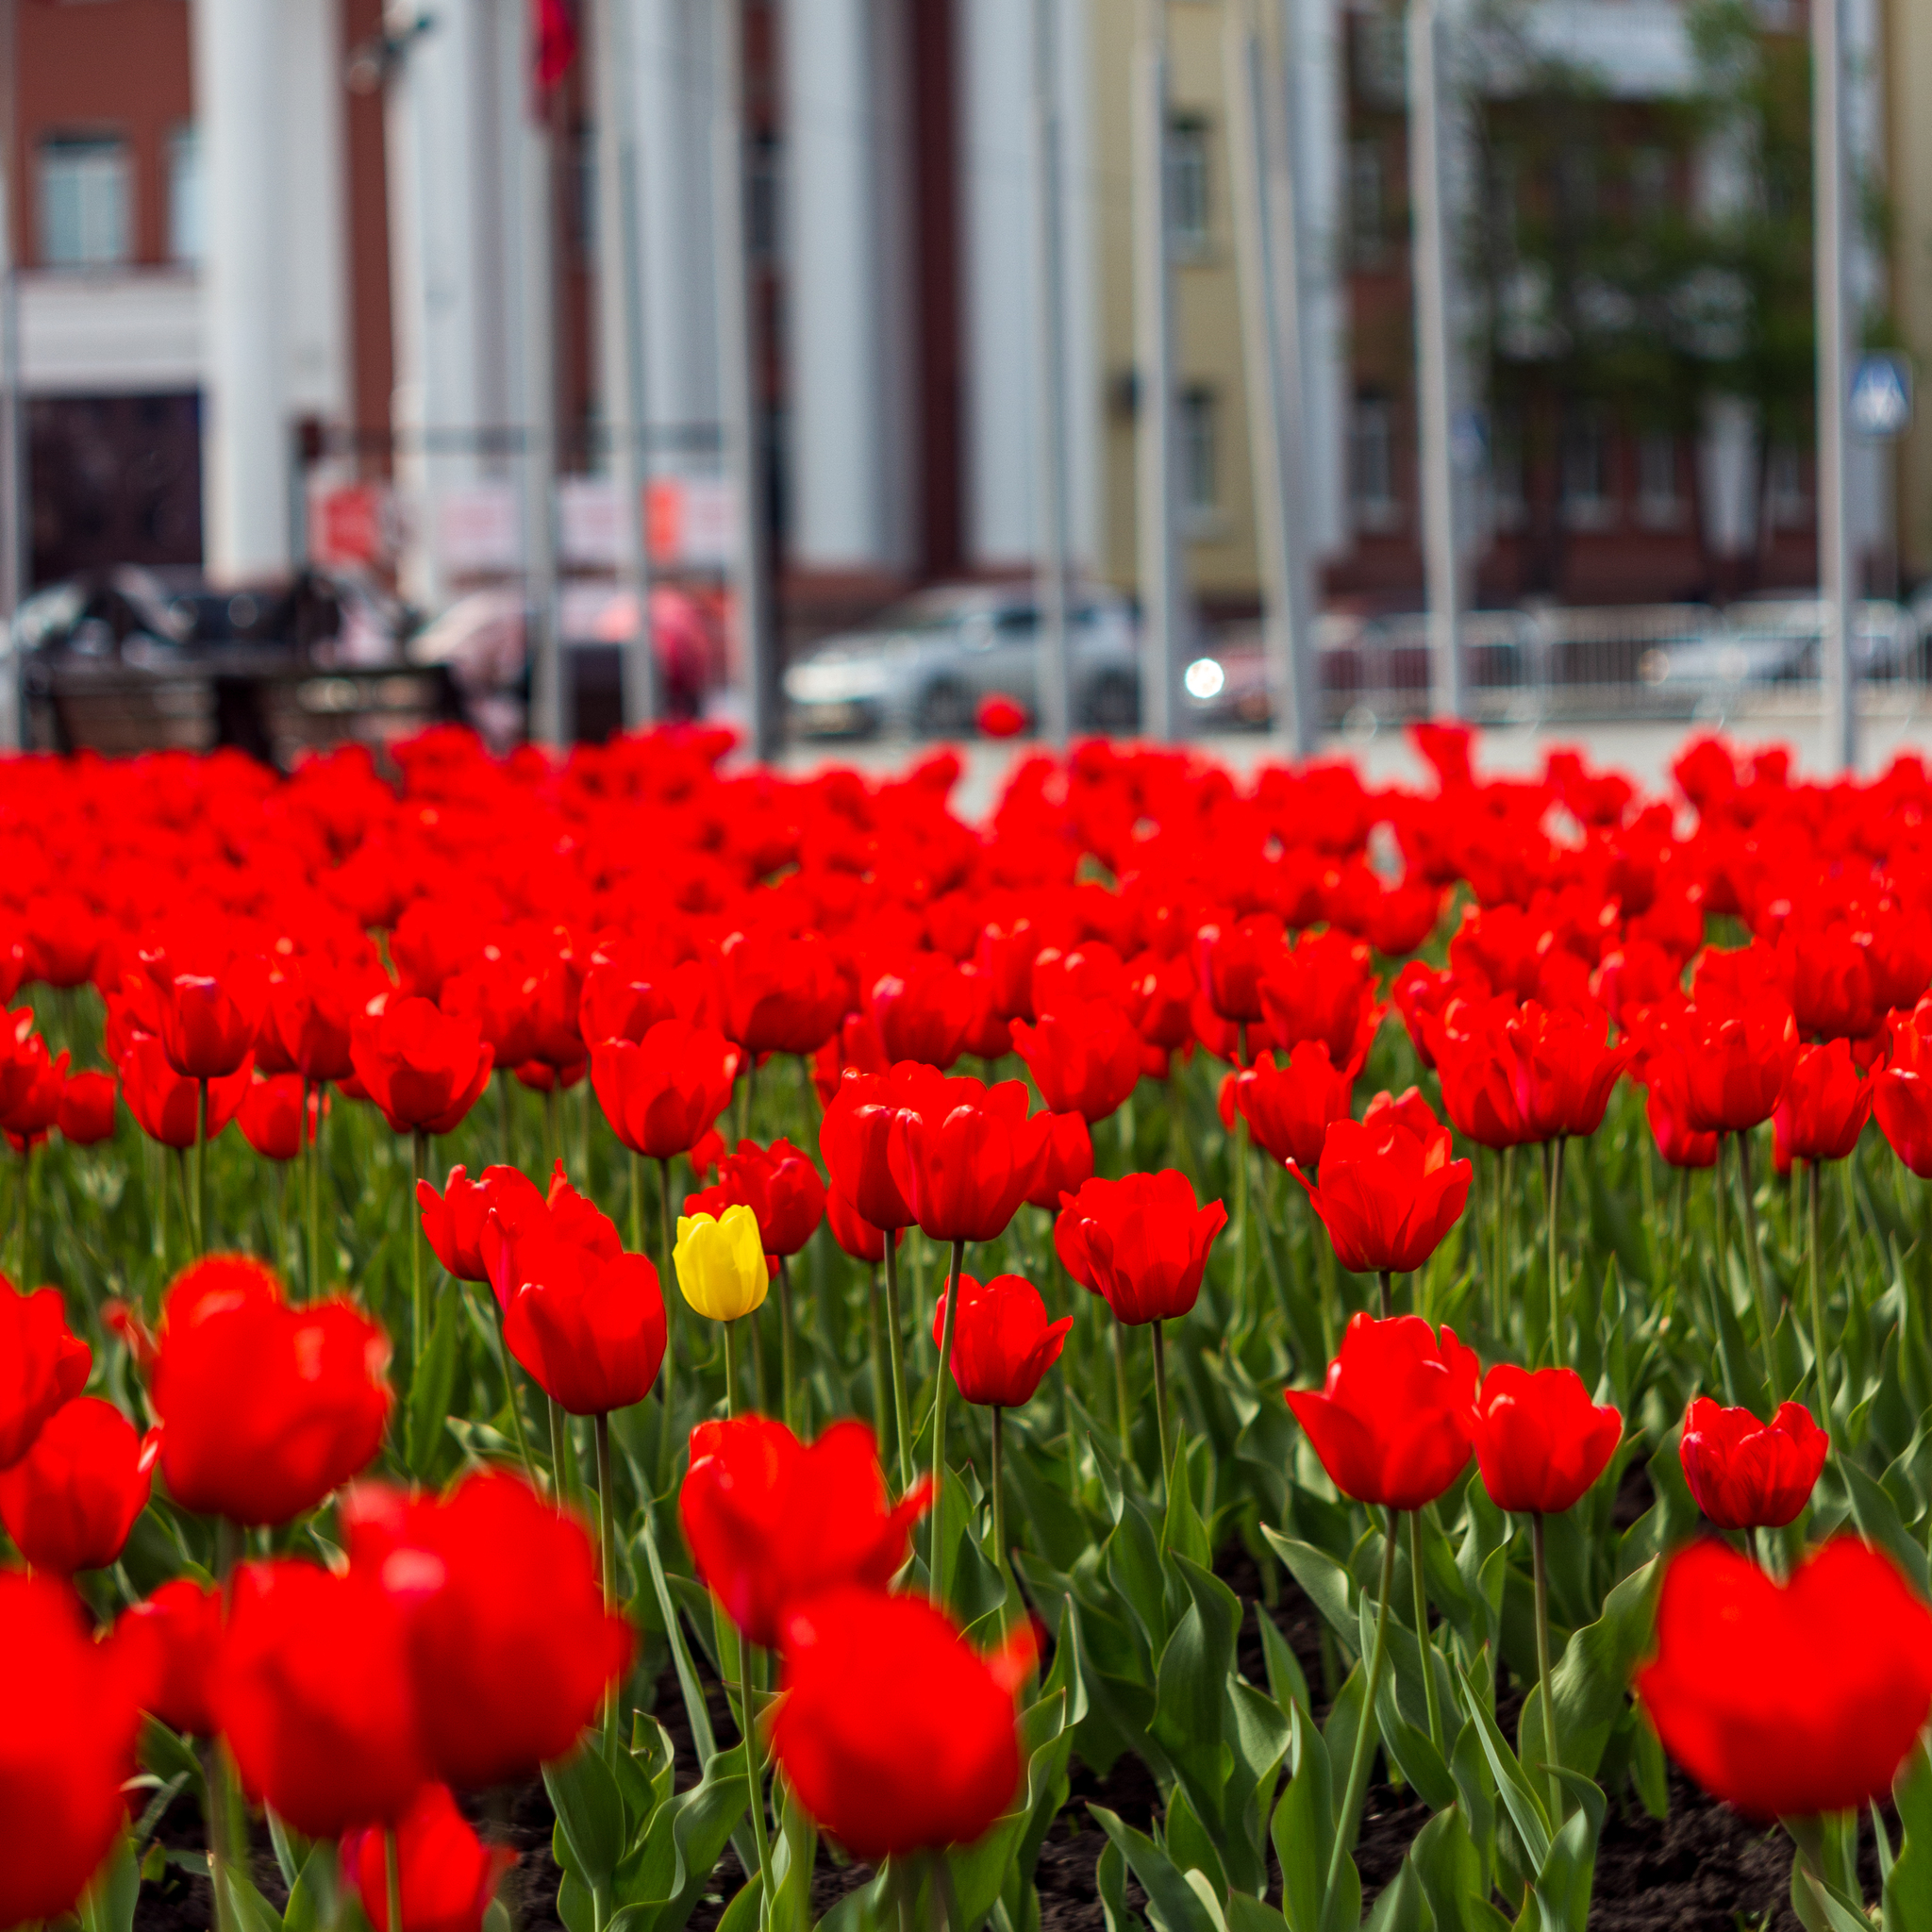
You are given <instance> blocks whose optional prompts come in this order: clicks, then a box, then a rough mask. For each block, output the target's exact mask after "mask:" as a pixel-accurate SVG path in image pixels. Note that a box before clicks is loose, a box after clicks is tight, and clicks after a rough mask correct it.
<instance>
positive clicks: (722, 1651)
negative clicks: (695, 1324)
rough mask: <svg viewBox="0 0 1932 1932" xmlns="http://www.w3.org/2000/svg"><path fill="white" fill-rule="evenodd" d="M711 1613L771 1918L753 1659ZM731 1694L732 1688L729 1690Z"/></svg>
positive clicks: (717, 1606) (725, 1621)
mask: <svg viewBox="0 0 1932 1932" xmlns="http://www.w3.org/2000/svg"><path fill="white" fill-rule="evenodd" d="M724 1331H725V1333H726V1334H727V1335H729V1333H730V1332H731V1324H730V1323H728V1322H727V1323H726V1324H724ZM711 1613H712V1615H713V1616H714V1617H715V1618H716V1620H717V1632H718V1662H719V1666H720V1669H721V1674H722V1672H723V1670H724V1669H725V1668H728V1664H729V1659H730V1657H731V1655H732V1653H733V1652H734V1651H735V1652H736V1653H737V1657H738V1711H737V1716H738V1731H739V1735H740V1736H741V1738H742V1739H743V1740H744V1775H745V1783H746V1784H747V1785H748V1786H749V1788H750V1791H751V1835H752V1841H753V1843H754V1844H756V1845H757V1847H758V1888H759V1890H760V1891H761V1892H762V1894H763V1896H764V1919H765V1920H767V1921H768V1920H769V1919H770V1917H771V1911H772V1848H771V1845H770V1842H769V1841H768V1839H767V1835H766V1830H765V1766H764V1758H763V1754H762V1753H761V1752H760V1750H759V1748H758V1731H757V1728H756V1726H755V1724H754V1723H753V1720H752V1709H751V1668H750V1666H751V1658H750V1657H749V1656H748V1655H747V1654H746V1653H747V1651H748V1650H749V1648H750V1646H749V1645H748V1644H746V1643H745V1642H744V1641H742V1640H741V1638H740V1637H739V1634H738V1631H737V1629H736V1628H735V1627H734V1626H733V1624H732V1622H731V1620H730V1618H728V1617H727V1616H726V1615H725V1614H724V1605H723V1604H721V1603H720V1602H719V1601H718V1600H717V1598H716V1597H713V1598H712V1599H711ZM726 1694H727V1696H728V1695H729V1688H728V1686H727V1690H726Z"/></svg>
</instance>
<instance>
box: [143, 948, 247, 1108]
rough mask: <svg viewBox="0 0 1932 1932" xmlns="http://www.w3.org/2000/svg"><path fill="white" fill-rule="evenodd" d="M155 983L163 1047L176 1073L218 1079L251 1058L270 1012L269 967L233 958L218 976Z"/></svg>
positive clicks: (159, 977)
mask: <svg viewBox="0 0 1932 1932" xmlns="http://www.w3.org/2000/svg"><path fill="white" fill-rule="evenodd" d="M155 985H156V989H157V991H158V992H159V994H160V1023H161V1045H162V1047H163V1049H164V1050H165V1052H166V1054H167V1056H168V1064H169V1065H170V1066H171V1067H173V1068H174V1070H175V1072H176V1073H177V1074H183V1075H185V1076H186V1077H187V1078H189V1079H193V1080H219V1079H223V1078H225V1077H226V1076H227V1075H228V1074H232V1073H234V1072H235V1071H236V1069H237V1068H239V1067H240V1066H241V1065H242V1061H244V1060H245V1059H246V1058H248V1056H249V1054H250V1053H251V1051H253V1049H254V1046H255V1036H256V1035H257V1034H258V1032H260V1030H261V1022H262V1018H263V1015H264V1014H265V1013H266V1012H267V1010H268V968H267V967H266V966H265V965H264V964H263V963H262V962H261V961H260V960H259V959H250V958H238V959H234V960H231V961H230V962H229V963H228V965H227V966H226V967H225V968H224V969H223V970H222V971H221V972H220V973H216V974H204V973H173V974H156V975H155Z"/></svg>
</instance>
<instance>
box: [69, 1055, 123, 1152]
mask: <svg viewBox="0 0 1932 1932" xmlns="http://www.w3.org/2000/svg"><path fill="white" fill-rule="evenodd" d="M114 1101H115V1087H114V1076H113V1074H97V1073H92V1072H90V1073H84V1074H68V1076H67V1082H66V1084H65V1085H64V1086H63V1087H62V1088H61V1090H60V1111H59V1113H58V1115H57V1116H56V1118H55V1123H54V1124H55V1125H56V1126H58V1128H59V1129H60V1138H61V1139H62V1140H63V1141H68V1142H70V1143H71V1144H72V1145H74V1146H75V1147H93V1146H97V1145H98V1144H99V1143H100V1142H101V1141H110V1140H112V1139H113V1137H114Z"/></svg>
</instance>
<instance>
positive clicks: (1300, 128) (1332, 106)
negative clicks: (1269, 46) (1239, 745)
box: [1282, 0, 1354, 603]
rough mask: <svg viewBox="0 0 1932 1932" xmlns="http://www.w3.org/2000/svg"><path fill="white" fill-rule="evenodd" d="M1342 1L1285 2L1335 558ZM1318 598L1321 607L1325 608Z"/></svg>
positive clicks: (1327, 525)
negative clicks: (1337, 2)
mask: <svg viewBox="0 0 1932 1932" xmlns="http://www.w3.org/2000/svg"><path fill="white" fill-rule="evenodd" d="M1343 17H1344V16H1343V15H1342V13H1341V9H1340V8H1337V7H1336V5H1335V0H1283V4H1282V30H1283V32H1284V34H1286V35H1287V37H1288V44H1289V48H1290V63H1289V72H1290V80H1289V94H1290V99H1289V140H1290V142H1291V143H1292V145H1293V149H1294V164H1293V166H1294V185H1295V215H1296V219H1297V222H1298V224H1299V226H1300V228H1301V238H1302V251H1301V262H1300V282H1301V297H1302V317H1301V320H1302V372H1303V388H1304V393H1303V401H1302V410H1303V414H1302V422H1303V426H1304V429H1305V431H1306V439H1307V440H1306V441H1305V443H1304V445H1303V447H1304V450H1305V452H1306V463H1307V491H1306V494H1305V496H1304V498H1303V501H1304V502H1305V503H1306V504H1307V511H1308V546H1309V548H1310V550H1311V551H1312V552H1314V553H1315V554H1316V555H1317V556H1323V557H1332V556H1334V555H1336V554H1337V553H1339V552H1340V551H1341V550H1344V549H1345V548H1347V545H1348V538H1349V531H1348V418H1349V410H1350V407H1351V404H1352V402H1353V400H1354V383H1353V379H1352V377H1351V375H1350V372H1349V362H1348V285H1347V282H1346V280H1345V278H1344V275H1343V261H1342V248H1343V244H1344V242H1345V239H1346V237H1345V223H1344V220H1343V212H1342V183H1343V179H1344V175H1345V170H1344V166H1343V158H1344V148H1345V143H1346V140H1347V127H1348V106H1347V101H1346V99H1345V97H1344V93H1343V87H1342V61H1341V23H1342V19H1343ZM1319 601H1320V600H1319V599H1318V600H1317V602H1318V603H1319Z"/></svg>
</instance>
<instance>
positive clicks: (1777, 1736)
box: [1635, 1536, 1932, 1821]
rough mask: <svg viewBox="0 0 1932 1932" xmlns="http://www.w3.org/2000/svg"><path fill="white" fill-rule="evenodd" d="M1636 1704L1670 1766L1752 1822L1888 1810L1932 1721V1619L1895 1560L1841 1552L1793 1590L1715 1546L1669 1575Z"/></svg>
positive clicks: (1841, 1541) (1802, 1574) (1689, 1553)
mask: <svg viewBox="0 0 1932 1932" xmlns="http://www.w3.org/2000/svg"><path fill="white" fill-rule="evenodd" d="M1635 1683H1636V1689H1637V1694H1638V1697H1639V1698H1640V1699H1641V1702H1642V1705H1643V1708H1644V1710H1645V1712H1646V1713H1647V1714H1648V1716H1649V1718H1650V1721H1651V1722H1652V1724H1655V1725H1656V1726H1657V1735H1658V1736H1659V1737H1660V1738H1661V1739H1662V1740H1663V1744H1664V1749H1665V1750H1666V1751H1668V1752H1669V1753H1670V1754H1671V1756H1672V1757H1674V1758H1675V1759H1676V1760H1677V1761H1678V1763H1680V1764H1681V1765H1683V1767H1684V1768H1685V1770H1686V1771H1688V1772H1689V1773H1690V1774H1691V1776H1692V1777H1693V1778H1695V1779H1696V1780H1697V1782H1698V1783H1699V1784H1700V1785H1702V1786H1703V1787H1704V1789H1705V1790H1707V1791H1709V1792H1710V1794H1711V1795H1712V1796H1713V1797H1716V1798H1722V1799H1723V1800H1724V1802H1725V1803H1726V1804H1730V1805H1735V1806H1736V1807H1738V1808H1739V1810H1740V1811H1742V1812H1743V1813H1744V1814H1745V1815H1746V1816H1747V1817H1750V1818H1755V1819H1761V1820H1767V1821H1768V1820H1770V1819H1773V1818H1802V1817H1813V1816H1816V1815H1818V1814H1819V1813H1822V1812H1827V1811H1851V1810H1855V1809H1857V1807H1860V1806H1862V1805H1864V1804H1866V1803H1868V1802H1869V1803H1873V1804H1876V1803H1877V1802H1878V1801H1879V1800H1880V1799H1883V1798H1887V1797H1889V1796H1890V1792H1891V1786H1892V1780H1893V1778H1894V1777H1895V1776H1896V1774H1897V1773H1898V1771H1899V1768H1900V1766H1901V1765H1902V1764H1903V1763H1904V1762H1905V1760H1906V1757H1907V1754H1908V1753H1910V1752H1911V1751H1912V1750H1913V1748H1914V1747H1915V1746H1916V1745H1917V1743H1918V1741H1919V1732H1920V1729H1921V1727H1922V1726H1923V1725H1924V1722H1925V1718H1926V1713H1927V1711H1928V1710H1932V1610H1928V1609H1927V1608H1926V1607H1925V1606H1924V1604H1923V1603H1921V1602H1920V1601H1919V1599H1918V1597H1917V1596H1916V1595H1915V1594H1914V1593H1913V1591H1911V1589H1910V1588H1909V1586H1908V1585H1907V1583H1906V1581H1905V1579H1904V1578H1903V1577H1902V1576H1900V1574H1898V1571H1897V1570H1896V1568H1894V1566H1893V1564H1892V1562H1891V1559H1890V1557H1885V1556H1882V1555H1881V1554H1880V1553H1879V1552H1878V1551H1876V1550H1873V1549H1868V1548H1867V1547H1866V1546H1865V1545H1864V1544H1863V1543H1861V1542H1859V1541H1857V1539H1856V1538H1854V1537H1849V1536H1841V1537H1837V1538H1834V1539H1833V1540H1832V1541H1830V1542H1829V1543H1827V1544H1826V1545H1825V1546H1824V1548H1823V1549H1822V1550H1820V1551H1819V1552H1818V1553H1817V1554H1816V1555H1815V1556H1813V1557H1809V1558H1808V1559H1807V1560H1806V1561H1804V1562H1802V1563H1800V1564H1799V1565H1798V1566H1797V1568H1796V1569H1795V1570H1793V1572H1792V1573H1791V1576H1790V1582H1789V1583H1787V1584H1784V1585H1782V1586H1780V1585H1778V1584H1776V1583H1774V1582H1773V1581H1772V1580H1771V1578H1770V1577H1768V1576H1767V1575H1765V1574H1764V1573H1763V1572H1762V1571H1761V1570H1759V1569H1758V1567H1757V1565H1756V1564H1755V1563H1753V1562H1750V1561H1749V1560H1747V1559H1746V1558H1745V1557H1740V1556H1739V1555H1737V1554H1736V1553H1735V1552H1734V1551H1731V1550H1728V1549H1726V1548H1725V1547H1724V1545H1723V1544H1722V1543H1718V1542H1699V1543H1692V1544H1691V1547H1690V1548H1689V1549H1686V1550H1680V1551H1679V1552H1678V1553H1677V1554H1676V1556H1674V1557H1672V1558H1671V1560H1670V1565H1669V1567H1668V1568H1667V1569H1666V1570H1665V1572H1664V1582H1663V1590H1662V1591H1661V1593H1660V1595H1659V1596H1658V1599H1657V1654H1656V1657H1655V1658H1654V1660H1653V1661H1652V1662H1650V1663H1648V1664H1646V1665H1644V1666H1643V1668H1642V1669H1641V1670H1640V1671H1639V1672H1638V1673H1637V1675H1636V1679H1635Z"/></svg>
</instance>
